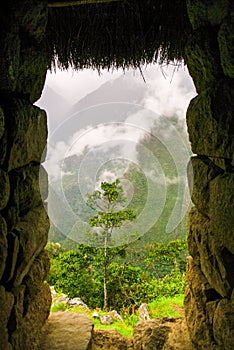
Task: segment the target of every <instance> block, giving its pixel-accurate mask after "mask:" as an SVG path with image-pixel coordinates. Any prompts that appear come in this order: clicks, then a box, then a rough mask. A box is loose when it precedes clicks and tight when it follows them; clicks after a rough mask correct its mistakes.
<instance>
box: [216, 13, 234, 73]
mask: <svg viewBox="0 0 234 350" xmlns="http://www.w3.org/2000/svg"><path fill="white" fill-rule="evenodd" d="M233 32H234V15H233V16H230V17H229V18H227V19H226V20H225V21H224V22H223V23H222V25H221V27H220V29H219V33H218V43H219V49H220V59H221V65H222V68H223V72H224V74H225V75H227V76H229V77H230V78H234V35H233Z"/></svg>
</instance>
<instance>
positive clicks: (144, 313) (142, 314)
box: [138, 303, 150, 321]
mask: <svg viewBox="0 0 234 350" xmlns="http://www.w3.org/2000/svg"><path fill="white" fill-rule="evenodd" d="M138 314H139V320H140V321H145V320H150V316H149V311H148V305H147V304H146V303H144V304H141V306H140V307H139V310H138Z"/></svg>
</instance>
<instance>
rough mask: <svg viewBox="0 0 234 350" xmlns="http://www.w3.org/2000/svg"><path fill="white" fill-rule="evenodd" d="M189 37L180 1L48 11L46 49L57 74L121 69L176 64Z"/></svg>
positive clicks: (136, 0)
mask: <svg viewBox="0 0 234 350" xmlns="http://www.w3.org/2000/svg"><path fill="white" fill-rule="evenodd" d="M189 32H190V24H189V20H188V17H187V10H186V1H185V0H174V1H172V0H164V1H163V0H145V1H142V0H121V1H119V2H112V3H102V4H92V5H84V6H77V7H69V8H62V9H61V8H50V9H49V21H48V30H47V43H48V49H49V51H50V55H51V59H52V62H55V60H57V59H58V64H59V66H60V67H61V68H68V66H72V67H73V68H74V69H82V68H97V69H102V68H108V69H110V68H113V67H116V68H119V67H122V68H123V69H125V68H128V67H130V66H133V67H139V66H140V65H142V64H146V63H152V62H155V61H157V60H160V62H161V63H162V62H165V61H166V62H168V61H170V60H174V59H176V60H181V59H182V57H183V54H184V46H185V43H186V40H187V36H188V35H189Z"/></svg>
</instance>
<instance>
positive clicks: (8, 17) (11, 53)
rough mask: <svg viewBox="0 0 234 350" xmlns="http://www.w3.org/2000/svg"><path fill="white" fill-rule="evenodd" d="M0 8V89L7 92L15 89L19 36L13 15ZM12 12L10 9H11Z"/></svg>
mask: <svg viewBox="0 0 234 350" xmlns="http://www.w3.org/2000/svg"><path fill="white" fill-rule="evenodd" d="M2 11H4V10H3V9H1V15H2V16H1V19H2V17H5V18H4V22H6V23H5V27H4V26H1V35H0V47H1V51H0V62H1V65H0V76H1V79H0V91H2V92H4V93H6V92H7V93H9V92H12V91H15V87H16V83H17V78H18V71H19V64H20V38H19V26H18V23H16V22H15V20H14V18H13V15H12V14H10V13H7V12H5V11H4V12H3V13H2ZM11 12H12V11H11Z"/></svg>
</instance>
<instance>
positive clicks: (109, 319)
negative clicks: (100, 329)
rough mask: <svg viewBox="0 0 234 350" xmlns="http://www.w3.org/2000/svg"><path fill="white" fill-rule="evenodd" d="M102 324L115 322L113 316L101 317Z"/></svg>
mask: <svg viewBox="0 0 234 350" xmlns="http://www.w3.org/2000/svg"><path fill="white" fill-rule="evenodd" d="M99 319H100V322H101V324H111V323H113V318H112V317H111V316H110V315H105V316H100V317H99Z"/></svg>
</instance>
